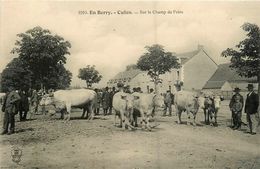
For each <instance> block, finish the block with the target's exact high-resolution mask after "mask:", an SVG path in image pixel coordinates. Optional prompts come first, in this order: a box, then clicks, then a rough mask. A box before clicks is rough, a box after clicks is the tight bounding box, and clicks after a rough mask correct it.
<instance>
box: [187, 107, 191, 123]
mask: <svg viewBox="0 0 260 169" xmlns="http://www.w3.org/2000/svg"><path fill="white" fill-rule="evenodd" d="M186 112H187V117H188V120H187V125H189V124H191V119H190V111H189V110H186Z"/></svg>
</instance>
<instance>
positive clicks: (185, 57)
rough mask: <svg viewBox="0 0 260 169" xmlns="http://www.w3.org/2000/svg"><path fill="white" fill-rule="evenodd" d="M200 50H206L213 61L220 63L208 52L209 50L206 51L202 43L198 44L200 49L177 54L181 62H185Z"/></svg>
mask: <svg viewBox="0 0 260 169" xmlns="http://www.w3.org/2000/svg"><path fill="white" fill-rule="evenodd" d="M200 51H202V52H204V53H205V54H206V55H207V56H208V57H209V58H210V60H212V62H214V63H215V64H216V65H218V64H217V63H216V62H215V61H214V60H213V59H212V58H211V57H210V56H209V55H208V54H207V52H205V50H204V47H203V46H202V45H198V49H197V50H194V51H191V52H185V53H179V54H176V56H177V57H178V58H180V59H181V64H182V65H183V64H185V63H186V62H188V61H189V60H190V59H191V58H192V57H194V56H196V55H197V54H198V53H199V52H200Z"/></svg>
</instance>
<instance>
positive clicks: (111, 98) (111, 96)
mask: <svg viewBox="0 0 260 169" xmlns="http://www.w3.org/2000/svg"><path fill="white" fill-rule="evenodd" d="M115 93H116V88H115V87H113V88H112V90H111V91H110V92H109V107H108V109H109V114H112V108H113V97H114V95H115Z"/></svg>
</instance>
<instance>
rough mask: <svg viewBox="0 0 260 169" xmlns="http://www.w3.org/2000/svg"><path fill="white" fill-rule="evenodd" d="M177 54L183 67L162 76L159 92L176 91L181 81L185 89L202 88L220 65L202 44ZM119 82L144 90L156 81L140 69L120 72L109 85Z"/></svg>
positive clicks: (152, 85) (152, 86) (151, 86)
mask: <svg viewBox="0 0 260 169" xmlns="http://www.w3.org/2000/svg"><path fill="white" fill-rule="evenodd" d="M175 55H176V56H177V58H178V61H179V63H180V64H181V67H180V68H179V69H172V70H171V71H170V72H167V73H165V74H163V75H161V76H160V78H161V79H162V83H161V84H159V92H161V93H165V92H166V91H167V90H171V91H172V92H173V93H174V92H175V91H176V89H175V85H176V84H178V83H180V82H183V86H182V88H183V89H184V90H201V89H202V88H203V86H204V85H205V84H206V82H207V81H208V79H209V78H210V77H211V76H212V74H214V72H215V71H216V70H217V67H218V65H217V64H216V63H215V62H214V60H213V59H212V58H211V57H210V56H209V55H208V54H207V53H206V51H205V50H204V47H203V46H201V45H199V46H198V48H197V49H196V50H194V51H191V52H186V53H181V54H175ZM118 82H123V83H125V84H126V85H130V88H133V87H141V89H142V90H143V91H148V89H150V88H154V83H153V82H152V81H151V78H150V77H149V76H148V75H147V72H145V71H140V70H127V71H124V72H120V73H118V74H117V75H116V76H115V77H114V78H113V79H110V80H109V81H108V83H107V85H108V86H109V87H113V86H116V84H117V83H118Z"/></svg>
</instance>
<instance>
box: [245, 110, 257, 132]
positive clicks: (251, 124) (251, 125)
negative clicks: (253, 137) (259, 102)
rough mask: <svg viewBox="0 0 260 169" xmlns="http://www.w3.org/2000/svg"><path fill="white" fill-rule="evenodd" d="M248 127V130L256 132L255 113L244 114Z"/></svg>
mask: <svg viewBox="0 0 260 169" xmlns="http://www.w3.org/2000/svg"><path fill="white" fill-rule="evenodd" d="M246 118H247V122H248V127H249V130H250V132H253V133H256V128H257V126H258V120H257V113H255V114H249V113H247V114H246Z"/></svg>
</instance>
